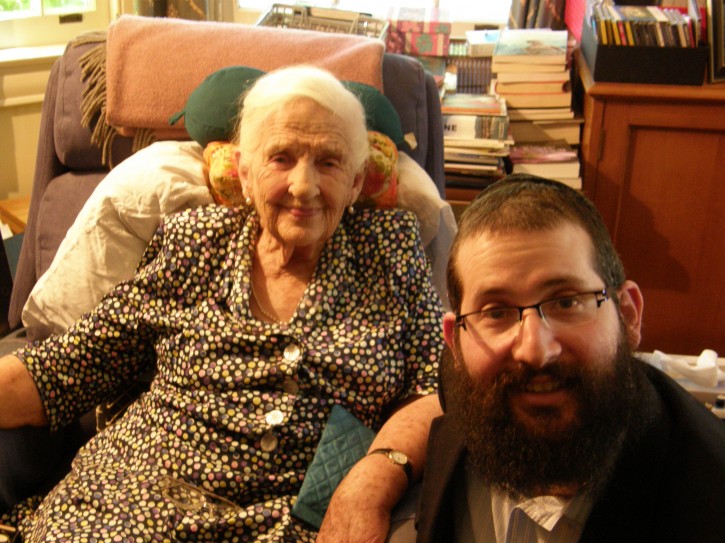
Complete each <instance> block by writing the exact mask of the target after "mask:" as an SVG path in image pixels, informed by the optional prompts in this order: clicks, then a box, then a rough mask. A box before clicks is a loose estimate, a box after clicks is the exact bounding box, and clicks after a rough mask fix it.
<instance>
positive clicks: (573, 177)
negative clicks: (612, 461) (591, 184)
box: [509, 141, 581, 188]
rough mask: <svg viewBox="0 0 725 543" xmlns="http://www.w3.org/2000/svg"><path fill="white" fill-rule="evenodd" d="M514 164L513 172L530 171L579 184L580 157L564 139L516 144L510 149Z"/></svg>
mask: <svg viewBox="0 0 725 543" xmlns="http://www.w3.org/2000/svg"><path fill="white" fill-rule="evenodd" d="M509 158H510V159H511V163H512V164H513V168H512V173H528V174H531V175H538V176H541V177H546V178H549V179H556V180H559V181H562V182H566V183H567V184H570V186H572V185H577V184H578V185H579V186H575V188H580V187H581V180H580V179H579V169H580V164H579V158H578V156H577V153H576V151H574V150H573V149H572V148H571V147H570V146H569V145H568V144H567V143H566V142H564V141H552V142H550V143H547V144H534V145H514V146H513V147H511V150H510V151H509Z"/></svg>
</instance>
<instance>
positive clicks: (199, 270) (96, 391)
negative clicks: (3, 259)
mask: <svg viewBox="0 0 725 543" xmlns="http://www.w3.org/2000/svg"><path fill="white" fill-rule="evenodd" d="M258 230H259V224H258V217H257V215H256V214H255V213H254V212H247V211H243V210H235V209H229V208H225V207H220V206H208V207H204V208H198V209H195V210H190V211H186V212H183V213H181V214H178V215H175V216H172V217H170V218H168V219H167V220H166V221H165V223H164V224H163V225H162V227H161V229H160V230H159V232H158V233H157V235H156V236H155V237H154V239H153V241H152V243H151V245H150V247H149V249H148V251H147V253H146V255H145V256H144V259H143V260H142V263H141V265H140V266H139V270H138V272H137V274H136V275H135V277H134V278H133V279H132V280H130V281H128V282H125V283H122V284H120V285H119V286H118V287H117V288H116V289H115V290H114V291H113V292H112V293H110V294H109V295H108V296H106V297H105V298H104V299H103V300H102V302H101V303H100V305H99V306H98V307H97V308H96V309H95V310H94V311H93V312H92V313H90V314H88V315H86V316H84V317H83V318H82V319H81V321H80V322H79V323H77V324H76V325H75V326H73V327H72V328H71V329H70V330H69V331H68V332H67V333H66V334H65V335H62V336H58V337H53V338H51V339H50V340H48V341H46V342H45V343H43V344H41V345H40V346H36V347H31V348H27V349H25V350H21V351H19V352H18V353H17V354H18V356H20V358H21V359H22V360H23V361H24V363H25V364H26V366H27V367H28V369H29V370H30V371H31V373H32V375H33V377H34V379H35V381H36V383H37V385H38V388H39V389H40V392H41V396H42V399H43V402H44V405H45V408H46V412H47V416H48V419H49V421H50V424H51V426H52V427H54V428H57V427H59V426H62V425H64V424H66V423H68V422H69V421H71V420H73V419H74V418H75V417H77V416H79V415H80V414H82V413H84V412H86V411H87V410H88V409H90V408H92V406H94V405H96V404H97V403H99V402H100V401H101V400H102V399H103V398H107V397H109V396H112V395H113V394H116V393H119V392H121V391H123V390H124V388H125V387H126V386H127V385H128V383H129V382H130V381H131V380H133V379H134V378H135V377H136V376H137V375H139V374H140V373H141V372H143V371H148V370H149V369H155V370H156V374H155V377H154V380H153V382H152V384H151V387H150V389H149V391H148V392H147V393H145V394H144V395H143V396H142V397H141V398H140V399H139V400H138V401H137V402H135V403H134V404H133V405H132V406H131V407H130V408H129V410H128V411H127V412H126V414H125V415H124V416H123V417H122V418H121V419H120V420H118V421H117V422H116V423H114V424H113V425H111V426H110V427H108V428H107V429H106V430H104V431H103V432H101V433H100V434H98V435H97V436H96V437H95V438H93V439H92V440H91V441H90V442H89V443H88V444H87V445H86V446H85V447H84V448H83V449H81V451H80V452H79V454H78V456H77V457H76V459H75V461H74V464H73V469H72V471H71V473H70V474H69V475H68V476H67V477H66V478H65V479H64V480H63V481H62V482H61V483H60V484H59V485H58V486H57V487H56V488H55V489H54V490H52V491H51V492H50V494H49V495H48V496H47V497H46V498H45V500H44V501H43V502H42V504H41V505H40V506H39V507H38V508H37V510H36V511H35V512H34V513H32V514H29V515H27V516H26V517H24V518H23V520H22V522H21V530H22V532H23V536H24V538H25V541H26V542H33V541H77V542H92V541H99V542H109V541H110V542H114V541H123V542H131V541H133V542H140V541H177V540H183V541H286V542H287V541H314V539H315V533H314V531H313V530H312V529H311V528H310V527H308V526H306V525H305V524H304V523H303V522H302V521H300V520H297V519H295V518H293V517H292V516H291V515H290V509H291V506H292V504H293V503H294V500H295V497H296V495H297V494H298V492H299V489H300V485H301V482H302V480H303V478H304V474H305V469H306V468H307V466H308V464H309V463H310V461H311V460H312V457H313V455H314V452H315V448H316V446H317V443H318V442H319V440H320V436H321V433H322V430H323V428H324V425H325V421H326V420H327V417H328V415H329V412H330V409H331V407H332V405H334V404H336V403H337V404H341V405H343V406H344V407H345V408H346V409H348V410H349V411H350V412H352V413H353V414H355V415H356V416H357V417H358V418H360V419H361V420H362V421H364V422H365V423H366V424H367V425H368V426H370V427H371V428H373V429H374V430H377V429H379V428H380V426H381V425H382V423H383V416H384V413H386V412H387V411H388V409H389V408H391V407H392V406H393V405H394V404H396V403H397V402H398V401H400V400H402V399H404V398H405V397H407V396H409V395H411V394H421V393H422V394H425V393H431V392H433V391H434V390H435V388H436V372H437V365H438V358H439V353H440V350H441V349H442V345H443V343H442V332H441V318H442V308H441V305H440V300H439V298H438V296H437V294H436V292H435V290H434V288H433V287H432V286H431V283H430V278H429V277H430V274H429V270H428V264H427V261H426V258H425V255H424V253H423V250H422V246H421V243H420V239H419V236H418V229H417V222H416V219H415V217H414V216H413V215H412V214H410V213H407V212H403V211H398V210H393V211H383V210H360V211H358V212H356V213H355V214H354V215H346V216H345V217H344V218H343V221H342V223H341V225H340V226H339V227H338V229H337V230H336V232H335V234H334V235H333V237H332V239H331V240H330V241H329V242H328V244H327V246H326V248H325V250H324V251H323V254H322V256H321V259H320V262H319V263H318V266H317V269H316V272H315V274H314V277H313V279H312V281H311V282H310V284H309V285H308V287H307V289H306V291H305V294H304V295H303V298H302V300H301V302H300V304H299V307H298V308H297V310H296V313H295V315H294V316H293V318H292V319H291V320H290V321H289V322H288V323H284V324H269V323H264V322H260V321H258V320H257V319H256V318H255V317H254V316H253V315H252V313H251V311H250V308H249V298H250V286H249V276H250V273H249V272H250V269H251V256H252V253H253V250H254V245H255V243H256V239H257V234H258Z"/></svg>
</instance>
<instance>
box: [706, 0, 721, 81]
mask: <svg viewBox="0 0 725 543" xmlns="http://www.w3.org/2000/svg"><path fill="white" fill-rule="evenodd" d="M707 42H708V44H709V45H710V63H709V69H708V72H709V80H710V83H721V82H725V0H707Z"/></svg>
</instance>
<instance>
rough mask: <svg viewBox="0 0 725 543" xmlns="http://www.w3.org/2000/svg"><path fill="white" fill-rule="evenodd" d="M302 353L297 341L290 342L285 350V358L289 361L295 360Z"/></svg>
mask: <svg viewBox="0 0 725 543" xmlns="http://www.w3.org/2000/svg"><path fill="white" fill-rule="evenodd" d="M301 353H302V351H300V348H299V346H298V345H296V344H295V343H290V344H289V345H287V347H286V348H285V350H284V358H285V360H288V361H289V362H294V361H295V360H297V359H298V358H299V357H300V354H301Z"/></svg>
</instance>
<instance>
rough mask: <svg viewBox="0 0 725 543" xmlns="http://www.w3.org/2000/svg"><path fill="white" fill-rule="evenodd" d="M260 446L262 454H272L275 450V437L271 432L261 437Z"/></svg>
mask: <svg viewBox="0 0 725 543" xmlns="http://www.w3.org/2000/svg"><path fill="white" fill-rule="evenodd" d="M260 444H261V446H262V450H263V451H264V452H272V451H273V450H275V449H276V448H277V436H275V435H274V434H273V433H272V432H267V433H266V434H264V435H263V436H262V441H261V442H260Z"/></svg>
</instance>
